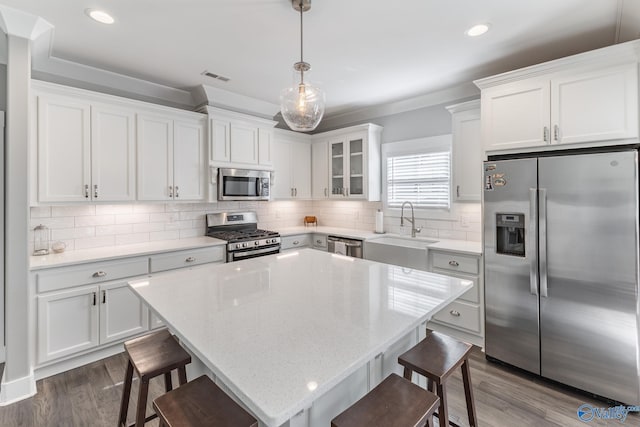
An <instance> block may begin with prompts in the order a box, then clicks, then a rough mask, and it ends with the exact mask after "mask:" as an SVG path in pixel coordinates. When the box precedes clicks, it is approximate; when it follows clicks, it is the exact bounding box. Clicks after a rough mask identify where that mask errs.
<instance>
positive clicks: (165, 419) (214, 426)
mask: <svg viewBox="0 0 640 427" xmlns="http://www.w3.org/2000/svg"><path fill="white" fill-rule="evenodd" d="M153 409H155V411H156V413H157V414H158V418H159V419H160V424H159V427H258V421H257V420H256V419H255V418H254V417H253V416H251V415H250V414H249V413H248V412H247V411H245V410H244V409H242V407H240V405H238V404H237V403H236V402H234V401H233V400H232V399H231V398H230V397H229V396H227V395H226V394H225V392H224V391H222V390H221V389H220V387H218V386H217V385H215V383H214V382H213V381H211V379H210V378H209V377H207V376H206V375H203V376H201V377H198V378H196V379H195V380H193V381H191V382H188V383H187V384H185V385H183V386H180V387H178V388H177V389H175V390H173V391H170V392H168V393H166V394H163V395H162V396H160V397H158V398H157V399H155V400H154V401H153Z"/></svg>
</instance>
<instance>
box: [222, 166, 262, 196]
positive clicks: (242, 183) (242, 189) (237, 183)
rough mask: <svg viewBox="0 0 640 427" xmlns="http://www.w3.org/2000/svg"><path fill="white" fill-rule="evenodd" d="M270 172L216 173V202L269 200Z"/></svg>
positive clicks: (233, 171) (240, 171)
mask: <svg viewBox="0 0 640 427" xmlns="http://www.w3.org/2000/svg"><path fill="white" fill-rule="evenodd" d="M270 182H271V172H269V171H260V170H247V169H226V168H220V170H219V171H218V200H269V197H270V193H271V184H270Z"/></svg>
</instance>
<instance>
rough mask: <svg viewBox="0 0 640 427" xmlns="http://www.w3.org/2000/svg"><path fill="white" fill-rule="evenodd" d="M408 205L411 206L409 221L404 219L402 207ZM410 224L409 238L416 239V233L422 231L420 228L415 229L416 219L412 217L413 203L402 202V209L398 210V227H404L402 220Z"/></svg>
mask: <svg viewBox="0 0 640 427" xmlns="http://www.w3.org/2000/svg"><path fill="white" fill-rule="evenodd" d="M406 204H409V206H411V219H409V218H405V217H404V205H406ZM405 219H406V220H407V221H409V222H410V223H411V237H416V233H419V232H420V231H422V227H416V218H415V216H413V203H411V202H409V201H406V202H402V208H401V210H400V227H404V220H405Z"/></svg>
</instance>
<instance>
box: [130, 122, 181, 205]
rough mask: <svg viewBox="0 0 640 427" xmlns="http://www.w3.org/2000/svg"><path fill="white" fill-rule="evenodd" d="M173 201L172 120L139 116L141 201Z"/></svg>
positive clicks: (139, 184)
mask: <svg viewBox="0 0 640 427" xmlns="http://www.w3.org/2000/svg"><path fill="white" fill-rule="evenodd" d="M172 199H173V120H171V119H168V118H165V117H159V116H143V115H138V200H172Z"/></svg>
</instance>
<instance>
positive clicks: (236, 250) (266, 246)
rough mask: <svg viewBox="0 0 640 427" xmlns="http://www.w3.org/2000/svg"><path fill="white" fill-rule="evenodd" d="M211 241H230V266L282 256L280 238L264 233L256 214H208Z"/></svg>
mask: <svg viewBox="0 0 640 427" xmlns="http://www.w3.org/2000/svg"><path fill="white" fill-rule="evenodd" d="M206 218H207V233H206V235H207V236H209V237H215V238H216V239H220V240H226V241H227V262H231V261H240V260H243V259H249V258H255V257H259V256H263V255H271V254H277V253H279V252H280V234H278V233H277V232H275V231H269V230H260V229H259V228H258V216H257V215H256V213H255V212H232V213H228V212H223V213H213V214H207V215H206Z"/></svg>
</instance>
